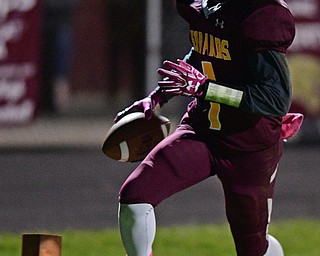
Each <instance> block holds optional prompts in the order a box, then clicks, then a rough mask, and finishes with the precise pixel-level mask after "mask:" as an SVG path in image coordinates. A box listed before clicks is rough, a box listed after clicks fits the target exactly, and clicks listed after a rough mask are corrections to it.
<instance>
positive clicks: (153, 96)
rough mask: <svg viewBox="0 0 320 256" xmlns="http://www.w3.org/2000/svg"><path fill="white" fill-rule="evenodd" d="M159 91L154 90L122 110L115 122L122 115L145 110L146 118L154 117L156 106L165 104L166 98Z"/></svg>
mask: <svg viewBox="0 0 320 256" xmlns="http://www.w3.org/2000/svg"><path fill="white" fill-rule="evenodd" d="M159 93H160V92H159V91H152V92H151V93H150V94H149V95H148V96H147V97H145V98H144V99H142V100H138V101H136V102H134V103H133V104H132V105H131V106H129V107H127V108H125V109H124V110H122V111H120V112H119V113H118V114H117V115H116V116H115V118H114V120H113V121H114V122H118V121H119V120H120V119H121V118H122V117H124V116H126V115H128V114H130V113H133V112H143V113H144V115H145V118H146V119H150V118H151V117H152V114H153V112H154V111H155V108H156V107H160V106H162V105H163V104H164V99H163V98H162V97H161V95H159Z"/></svg>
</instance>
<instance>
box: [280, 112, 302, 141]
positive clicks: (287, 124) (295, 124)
mask: <svg viewBox="0 0 320 256" xmlns="http://www.w3.org/2000/svg"><path fill="white" fill-rule="evenodd" d="M303 118H304V116H303V115H302V114H299V113H288V114H286V115H285V116H284V117H282V129H281V130H282V132H281V137H282V139H284V140H286V139H288V138H290V137H292V136H294V135H295V134H296V133H297V132H298V131H299V129H300V127H301V125H302V122H303Z"/></svg>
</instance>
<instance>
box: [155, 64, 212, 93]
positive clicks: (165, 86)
mask: <svg viewBox="0 0 320 256" xmlns="http://www.w3.org/2000/svg"><path fill="white" fill-rule="evenodd" d="M163 65H164V66H165V67H166V68H168V69H169V70H170V71H169V70H167V69H163V68H159V69H158V73H159V74H160V75H162V76H165V77H166V78H167V79H165V80H162V81H159V82H158V85H159V86H160V88H161V92H163V93H164V94H170V95H183V96H189V97H200V96H201V95H202V94H203V91H204V89H205V88H204V87H205V86H204V85H205V83H206V81H207V80H208V78H207V77H206V76H205V75H203V74H202V73H201V72H200V71H198V70H197V69H195V68H194V67H193V66H191V65H190V64H188V63H186V62H184V61H182V60H178V64H176V63H173V62H171V61H167V60H166V61H164V62H163Z"/></svg>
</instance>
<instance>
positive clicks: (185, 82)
mask: <svg viewBox="0 0 320 256" xmlns="http://www.w3.org/2000/svg"><path fill="white" fill-rule="evenodd" d="M249 62H250V63H249V66H250V69H251V72H252V76H253V78H254V81H255V82H254V83H252V84H247V85H237V86H233V85H225V84H219V83H217V82H215V81H211V80H209V79H208V78H207V77H205V76H204V75H203V74H201V73H200V72H199V71H198V70H196V69H195V68H194V67H192V66H191V65H189V64H187V63H185V62H183V61H178V64H176V63H173V62H170V61H165V62H164V66H166V67H167V68H168V69H170V71H169V70H166V69H163V68H160V69H159V70H158V72H159V74H161V75H164V76H167V77H169V78H170V80H169V81H160V82H159V86H160V87H161V89H162V92H163V93H165V94H174V95H184V96H192V97H198V98H203V99H204V100H207V101H212V102H217V103H221V104H225V105H229V106H232V107H236V108H239V109H242V110H244V111H246V112H251V113H254V114H259V115H267V116H283V115H285V114H286V113H287V111H288V109H289V106H290V94H291V87H290V79H289V71H288V66H287V63H286V58H285V55H284V54H282V53H279V52H276V51H270V50H266V51H262V52H258V53H255V54H253V55H252V56H251V57H250V60H249ZM172 70H174V71H175V72H172Z"/></svg>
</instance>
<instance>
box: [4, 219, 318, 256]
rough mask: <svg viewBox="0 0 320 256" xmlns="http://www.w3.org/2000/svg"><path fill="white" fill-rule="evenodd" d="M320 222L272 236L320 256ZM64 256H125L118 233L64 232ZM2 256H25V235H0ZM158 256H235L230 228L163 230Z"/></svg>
mask: <svg viewBox="0 0 320 256" xmlns="http://www.w3.org/2000/svg"><path fill="white" fill-rule="evenodd" d="M319 227H320V220H288V221H281V222H274V223H272V225H271V226H270V233H271V234H273V235H275V236H276V237H277V238H278V240H279V241H280V242H281V244H282V246H283V248H284V251H285V255H289V256H318V255H319V252H320V244H319V241H320V228H319ZM56 233H57V234H59V235H62V256H118V255H120V256H124V255H125V251H124V249H123V248H122V244H121V240H120V236H119V233H118V230H116V229H113V230H104V231H64V232H56ZM0 255H1V256H20V255H21V234H0ZM154 255H155V256H170V255H172V256H186V255H192V256H207V255H208V256H209V255H210V256H212V255H218V256H220V255H221V256H224V255H227V256H235V255H236V254H235V251H234V245H233V241H232V237H231V234H230V231H229V227H228V225H226V224H221V225H202V226H182V227H159V228H158V230H157V236H156V241H155V243H154Z"/></svg>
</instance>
